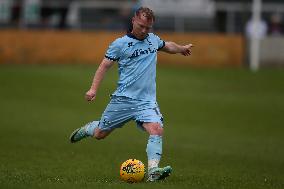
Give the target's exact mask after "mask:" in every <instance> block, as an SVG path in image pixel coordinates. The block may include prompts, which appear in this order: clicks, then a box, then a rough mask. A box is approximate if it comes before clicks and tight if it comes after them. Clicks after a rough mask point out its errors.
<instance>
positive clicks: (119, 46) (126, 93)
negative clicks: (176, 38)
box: [105, 33, 165, 102]
mask: <svg viewBox="0 0 284 189" xmlns="http://www.w3.org/2000/svg"><path fill="white" fill-rule="evenodd" d="M164 46H165V42H164V41H163V40H161V39H160V38H159V37H158V36H157V35H155V34H153V33H149V34H148V36H147V37H146V38H145V39H143V40H139V39H137V38H136V37H135V36H134V35H132V34H127V35H125V36H123V37H121V38H118V39H116V40H115V41H114V42H113V43H112V44H111V45H110V46H109V48H108V50H107V52H106V55H105V57H106V58H108V59H109V60H112V61H118V69H119V80H118V87H117V89H116V91H115V92H114V93H113V94H112V95H113V96H123V97H128V98H132V99H136V100H142V101H152V102H156V64H157V51H158V50H160V49H161V48H163V47H164Z"/></svg>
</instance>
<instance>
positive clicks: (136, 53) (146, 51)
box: [129, 47, 157, 59]
mask: <svg viewBox="0 0 284 189" xmlns="http://www.w3.org/2000/svg"><path fill="white" fill-rule="evenodd" d="M156 52H157V49H156V48H152V49H151V48H150V47H149V48H148V49H136V50H134V52H133V53H132V55H131V56H130V57H129V58H130V59H132V58H136V57H138V56H140V55H144V54H153V53H156Z"/></svg>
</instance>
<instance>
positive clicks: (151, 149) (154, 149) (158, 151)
mask: <svg viewBox="0 0 284 189" xmlns="http://www.w3.org/2000/svg"><path fill="white" fill-rule="evenodd" d="M146 152H147V156H148V169H151V168H153V167H158V164H159V162H160V159H161V156H162V136H159V135H150V136H149V139H148V144H147V149H146Z"/></svg>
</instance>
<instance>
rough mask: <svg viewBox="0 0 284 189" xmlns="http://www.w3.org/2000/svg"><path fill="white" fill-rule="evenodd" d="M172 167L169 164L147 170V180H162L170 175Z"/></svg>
mask: <svg viewBox="0 0 284 189" xmlns="http://www.w3.org/2000/svg"><path fill="white" fill-rule="evenodd" d="M172 171H173V169H172V168H171V166H166V167H163V168H159V167H155V168H152V169H150V170H149V172H148V179H147V182H154V181H158V180H163V179H165V178H166V177H168V176H170V174H171V172H172Z"/></svg>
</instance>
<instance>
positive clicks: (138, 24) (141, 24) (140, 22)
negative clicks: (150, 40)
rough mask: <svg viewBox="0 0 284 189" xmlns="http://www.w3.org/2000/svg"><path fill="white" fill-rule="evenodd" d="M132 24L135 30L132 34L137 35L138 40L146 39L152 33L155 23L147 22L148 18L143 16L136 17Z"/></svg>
mask: <svg viewBox="0 0 284 189" xmlns="http://www.w3.org/2000/svg"><path fill="white" fill-rule="evenodd" d="M132 24H133V30H132V34H133V35H135V37H137V38H138V39H144V38H145V37H146V36H147V34H148V33H149V32H150V30H151V28H152V26H153V21H152V20H150V21H149V20H147V18H146V17H144V16H143V15H141V16H136V17H134V18H133V19H132Z"/></svg>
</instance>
